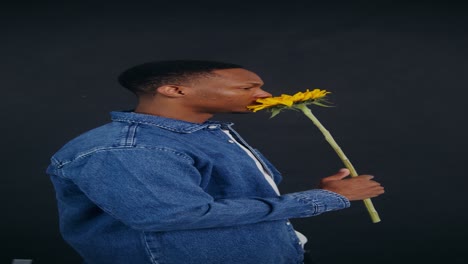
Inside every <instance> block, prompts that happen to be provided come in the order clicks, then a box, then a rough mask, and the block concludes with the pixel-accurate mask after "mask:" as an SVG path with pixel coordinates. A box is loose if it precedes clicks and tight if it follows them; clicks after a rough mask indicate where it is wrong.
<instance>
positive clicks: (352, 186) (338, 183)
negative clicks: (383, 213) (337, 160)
mask: <svg viewBox="0 0 468 264" xmlns="http://www.w3.org/2000/svg"><path fill="white" fill-rule="evenodd" d="M348 175H349V170H348V169H340V170H339V171H338V173H337V174H335V175H332V176H328V177H326V178H323V179H322V180H321V181H320V189H324V190H328V191H332V192H335V193H338V194H341V195H343V196H344V197H346V198H348V200H350V201H356V200H364V199H366V198H372V197H376V196H379V195H381V194H383V193H384V188H383V187H382V186H381V185H380V183H378V182H376V181H373V180H372V178H374V176H372V175H359V176H357V177H352V178H348V179H344V178H346V177H347V176H348Z"/></svg>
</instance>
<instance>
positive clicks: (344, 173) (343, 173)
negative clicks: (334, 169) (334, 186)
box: [322, 168, 349, 182]
mask: <svg viewBox="0 0 468 264" xmlns="http://www.w3.org/2000/svg"><path fill="white" fill-rule="evenodd" d="M348 175H349V170H348V169H344V168H343V169H340V170H339V171H338V173H336V174H334V175H331V176H328V177H325V178H323V179H322V182H328V181H339V180H342V179H344V178H346V177H347V176H348Z"/></svg>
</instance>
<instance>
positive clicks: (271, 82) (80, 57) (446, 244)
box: [0, 1, 468, 264]
mask: <svg viewBox="0 0 468 264" xmlns="http://www.w3.org/2000/svg"><path fill="white" fill-rule="evenodd" d="M304 2H305V1H304ZM466 11H467V10H466V8H465V6H464V5H462V4H454V3H449V2H442V1H440V2H428V1H426V2H425V3H416V2H411V3H409V2H407V3H404V4H403V3H399V2H395V1H379V2H378V4H377V3H366V2H352V3H351V2H349V1H348V2H344V3H339V2H336V1H335V2H333V1H332V2H328V4H323V3H320V4H314V3H308V4H304V3H301V2H294V1H287V2H284V3H281V4H279V3H278V4H275V3H267V2H265V3H258V4H252V2H250V3H241V2H231V1H230V2H221V1H220V2H210V3H207V2H196V3H191V4H187V3H182V2H177V1H174V2H172V3H171V4H167V3H165V4H161V3H158V2H157V1H153V2H152V3H145V4H137V3H133V4H120V3H115V2H114V3H104V2H101V3H86V2H84V1H83V2H80V4H71V3H67V4H62V3H60V4H57V3H50V2H48V3H44V2H42V3H35V4H32V3H31V4H27V3H24V2H23V3H17V4H14V5H13V4H10V5H7V4H4V6H3V7H2V9H1V12H2V16H1V21H0V22H1V24H0V27H1V29H2V41H1V44H0V45H1V49H0V55H1V59H2V63H1V64H0V67H1V71H0V72H1V75H2V76H1V84H2V92H3V96H2V104H1V107H2V109H1V118H2V119H1V120H2V130H1V133H2V134H1V139H2V146H3V148H2V149H3V152H2V177H1V178H0V179H1V190H0V195H1V201H2V208H1V214H2V217H1V218H0V221H1V222H0V226H1V236H0V237H1V238H0V239H1V243H2V244H1V248H2V249H1V256H0V257H1V258H0V263H10V261H11V259H13V258H31V259H34V263H35V264H42V263H67V264H68V263H70V264H73V263H79V261H80V259H79V257H78V256H77V255H76V254H75V253H74V252H73V250H72V249H71V248H70V247H68V246H67V245H66V244H65V243H64V242H63V240H62V239H61V237H60V234H59V232H58V220H57V212H56V204H55V198H54V191H53V188H52V185H51V183H50V181H49V179H48V177H47V176H46V175H45V173H44V171H45V168H46V167H47V165H48V162H49V158H50V156H51V155H52V154H53V153H54V152H55V151H56V150H57V149H58V148H60V147H61V146H62V145H63V144H64V143H65V142H67V141H68V140H70V139H71V138H73V137H75V136H77V135H78V134H80V133H82V132H84V131H86V130H88V129H91V128H93V127H95V126H98V125H101V124H104V123H105V122H108V120H109V119H108V112H109V111H111V110H119V109H130V108H132V107H133V106H134V103H135V99H134V98H133V96H132V95H131V94H130V93H129V92H127V91H125V90H124V89H123V88H121V87H119V85H118V84H117V82H116V76H117V74H118V73H119V72H120V71H122V70H124V69H125V68H127V67H130V66H132V65H135V64H139V63H142V62H146V61H151V60H160V59H212V60H221V61H227V62H233V63H239V64H242V65H245V67H247V68H248V69H251V70H253V71H255V72H257V73H258V74H259V75H260V76H261V77H262V78H263V79H264V81H265V82H266V85H265V89H267V90H269V91H270V92H272V93H273V94H275V95H279V94H280V93H294V92H296V91H300V90H305V89H306V88H321V89H327V90H330V91H332V92H333V94H332V95H331V100H332V101H333V102H334V103H335V105H336V107H334V108H328V109H323V108H318V107H314V108H313V111H314V112H315V113H316V115H317V116H318V117H319V119H320V120H321V121H322V123H324V125H326V126H327V128H328V129H329V130H330V131H331V133H332V134H333V135H334V137H335V138H336V140H337V141H338V143H339V144H340V145H341V147H342V148H343V150H344V151H345V152H346V154H347V155H348V156H349V158H350V159H351V161H353V163H354V165H355V167H356V168H357V170H358V172H360V173H370V174H374V175H376V179H377V180H378V181H380V182H381V183H382V184H383V185H384V186H385V187H386V194H385V195H383V196H381V197H378V198H376V199H373V201H374V204H375V206H376V208H377V210H378V211H379V213H380V215H381V218H382V222H381V223H379V224H372V223H371V222H370V220H369V217H368V215H367V212H366V210H365V208H364V206H363V205H362V204H361V203H360V202H354V203H353V206H352V207H351V208H350V209H347V210H342V211H338V212H332V213H328V214H325V215H321V216H318V217H314V218H307V219H296V220H294V221H293V222H294V223H295V227H296V228H297V229H298V230H300V231H302V232H303V233H304V234H305V235H307V236H308V238H309V241H310V242H309V243H308V247H309V248H310V249H311V250H312V251H313V252H314V254H315V257H316V258H317V259H318V260H320V261H321V263H324V264H335V263H344V262H346V263H362V264H364V263H467V262H468V257H467V256H466V255H465V254H464V253H465V252H464V251H465V248H466V246H467V242H466V237H467V234H468V227H467V222H468V221H467V220H468V217H467V213H466V211H465V208H466V204H467V200H468V199H467V198H466V193H465V191H466V187H465V186H466V184H467V169H466V165H465V164H466V160H467V158H466V151H465V149H466V147H467V140H466V139H465V135H466V134H467V128H466V125H465V120H466V119H465V116H466V110H467V109H466V108H467V107H466V103H465V97H466V95H467V92H466V88H467V84H468V77H467V74H466V72H467V70H468V67H467V55H468V54H467V53H468V48H467V44H468V38H467V32H466V26H467V22H468V21H467V20H468V19H467V18H466V13H467V12H466ZM217 119H222V120H230V121H234V122H235V123H236V126H235V127H236V129H237V130H238V131H239V132H241V133H242V135H243V136H244V137H245V138H246V139H247V140H248V141H249V142H250V143H251V144H252V145H253V146H255V147H257V148H259V149H260V150H262V151H263V152H264V154H265V155H266V156H267V157H269V158H270V160H271V161H272V162H273V163H274V164H275V165H276V166H277V167H278V169H279V170H280V171H282V172H283V174H284V176H285V179H284V182H283V184H282V185H281V186H280V189H281V191H282V192H283V193H287V192H294V191H301V190H306V189H308V188H313V187H314V186H316V185H317V183H318V180H319V179H320V178H321V177H324V176H328V175H331V174H333V173H335V171H337V170H338V169H339V168H340V167H342V165H341V164H340V161H339V159H338V158H337V156H336V155H335V153H334V152H333V150H332V149H331V148H330V147H329V146H328V144H327V143H326V141H325V140H324V139H323V137H322V136H321V134H320V133H319V131H318V130H317V128H316V127H315V126H313V124H312V123H310V121H308V119H306V118H305V117H304V116H303V115H301V114H300V113H297V112H285V113H282V114H281V115H279V116H278V117H275V118H274V119H272V120H269V119H268V114H267V113H258V114H248V115H220V116H218V117H217Z"/></svg>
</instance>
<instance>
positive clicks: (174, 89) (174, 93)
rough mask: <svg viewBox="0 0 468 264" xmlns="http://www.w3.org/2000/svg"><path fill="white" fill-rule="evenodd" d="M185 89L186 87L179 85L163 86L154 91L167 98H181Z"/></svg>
mask: <svg viewBox="0 0 468 264" xmlns="http://www.w3.org/2000/svg"><path fill="white" fill-rule="evenodd" d="M185 88H186V87H184V86H179V85H163V86H159V87H158V88H157V89H156V91H157V92H158V93H159V94H162V95H165V96H167V97H182V96H184V95H185V93H184V90H185Z"/></svg>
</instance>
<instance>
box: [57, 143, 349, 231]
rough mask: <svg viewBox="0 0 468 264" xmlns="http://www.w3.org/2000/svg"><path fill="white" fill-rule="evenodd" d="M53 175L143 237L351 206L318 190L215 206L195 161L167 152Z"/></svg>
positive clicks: (127, 153) (105, 158)
mask: <svg viewBox="0 0 468 264" xmlns="http://www.w3.org/2000/svg"><path fill="white" fill-rule="evenodd" d="M55 174H56V175H57V176H59V177H63V178H66V179H69V180H72V181H73V182H74V183H75V184H76V185H77V186H78V187H79V188H80V190H81V191H82V192H83V193H84V194H85V195H86V196H87V197H88V198H89V199H90V200H91V201H93V203H95V204H96V205H97V206H99V207H100V208H101V209H102V210H103V211H105V212H107V213H108V214H110V215H112V216H113V217H115V218H117V219H119V220H120V221H122V222H124V223H125V224H127V225H128V226H130V227H132V228H134V229H139V230H145V231H169V230H182V229H200V228H213V227H223V226H233V225H242V224H250V223H257V222H262V221H272V220H280V219H287V218H299V217H309V216H314V215H318V214H321V213H324V212H328V211H333V210H338V209H342V208H346V207H349V206H350V203H349V201H348V200H347V199H346V198H345V197H343V196H341V195H339V194H336V193H333V192H329V191H325V190H320V189H315V190H309V191H304V192H297V193H290V194H285V195H281V196H278V197H268V198H264V197H244V198H236V199H216V200H215V199H214V198H213V197H212V196H210V195H209V194H208V193H206V192H204V190H203V189H202V188H201V187H200V182H201V175H200V173H199V172H198V170H197V169H196V167H195V166H194V162H193V160H192V159H191V158H190V157H188V156H187V155H185V154H183V153H179V152H177V151H174V150H171V149H167V148H156V149H147V148H120V149H119V148H117V149H116V148H114V149H108V150H98V151H95V152H93V153H91V154H88V155H86V156H82V157H79V158H77V159H75V160H73V161H71V162H68V163H67V164H62V165H60V166H58V169H57V170H56V172H55Z"/></svg>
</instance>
